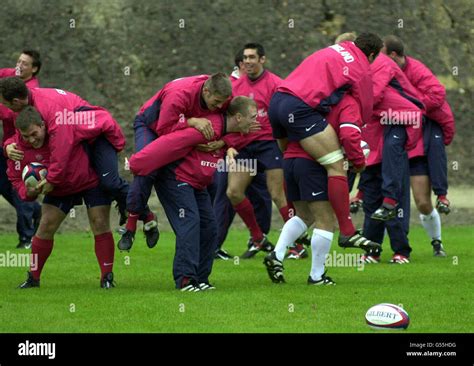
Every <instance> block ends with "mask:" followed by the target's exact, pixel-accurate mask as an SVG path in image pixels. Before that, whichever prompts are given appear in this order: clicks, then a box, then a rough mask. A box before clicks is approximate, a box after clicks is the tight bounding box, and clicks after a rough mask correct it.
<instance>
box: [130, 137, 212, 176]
mask: <svg viewBox="0 0 474 366" xmlns="http://www.w3.org/2000/svg"><path fill="white" fill-rule="evenodd" d="M205 142H207V140H206V139H205V138H204V136H203V135H202V134H201V133H200V132H199V131H198V130H196V129H194V128H185V129H182V130H178V131H175V132H172V133H169V134H166V135H163V136H160V137H159V138H157V139H156V140H155V141H153V142H151V143H150V144H148V145H147V146H145V147H144V148H143V149H142V150H140V151H139V152H137V153H136V154H133V155H132V156H131V158H130V160H129V163H130V170H131V171H132V173H133V174H135V175H141V176H146V175H148V174H150V173H151V172H153V171H154V170H156V169H159V168H161V167H163V166H165V165H167V164H169V163H171V162H173V161H176V160H179V159H181V158H183V157H185V156H186V155H187V154H189V153H190V152H191V150H193V149H194V147H195V146H196V145H197V144H203V143H205Z"/></svg>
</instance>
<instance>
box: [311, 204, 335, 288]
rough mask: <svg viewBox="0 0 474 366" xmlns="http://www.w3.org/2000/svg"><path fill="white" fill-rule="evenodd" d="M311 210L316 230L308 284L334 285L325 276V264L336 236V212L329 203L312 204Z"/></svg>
mask: <svg viewBox="0 0 474 366" xmlns="http://www.w3.org/2000/svg"><path fill="white" fill-rule="evenodd" d="M309 209H310V210H311V213H312V215H313V218H314V226H315V229H314V230H313V236H312V238H311V253H312V262H311V272H310V277H309V278H308V283H309V284H314V285H333V284H335V282H334V281H333V280H332V279H331V278H330V277H327V276H326V275H325V271H324V269H325V266H324V264H325V262H326V256H327V255H328V254H329V249H330V248H331V242H332V239H333V236H334V225H335V221H334V212H333V210H332V208H331V204H330V203H329V202H328V201H314V202H310V203H309Z"/></svg>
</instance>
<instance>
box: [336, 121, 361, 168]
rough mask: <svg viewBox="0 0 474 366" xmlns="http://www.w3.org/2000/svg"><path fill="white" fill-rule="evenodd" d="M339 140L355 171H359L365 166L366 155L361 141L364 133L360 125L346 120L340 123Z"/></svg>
mask: <svg viewBox="0 0 474 366" xmlns="http://www.w3.org/2000/svg"><path fill="white" fill-rule="evenodd" d="M339 141H340V143H341V146H342V147H343V148H344V151H345V152H346V157H347V160H349V161H350V162H351V163H352V165H353V169H354V171H355V172H357V173H359V172H360V171H362V170H363V169H364V168H365V156H364V152H363V151H362V148H361V146H360V142H361V141H362V135H361V131H360V127H359V126H358V125H357V124H356V123H353V122H344V123H341V124H340V125H339Z"/></svg>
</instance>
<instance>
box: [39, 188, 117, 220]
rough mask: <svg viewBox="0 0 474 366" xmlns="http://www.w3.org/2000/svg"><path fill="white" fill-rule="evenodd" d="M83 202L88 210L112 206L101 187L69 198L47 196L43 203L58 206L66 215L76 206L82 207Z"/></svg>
mask: <svg viewBox="0 0 474 366" xmlns="http://www.w3.org/2000/svg"><path fill="white" fill-rule="evenodd" d="M83 201H84V203H85V204H86V206H87V208H88V209H89V208H92V207H96V206H110V204H111V202H112V201H111V200H110V199H109V198H108V196H107V194H106V193H105V192H104V191H102V189H100V188H99V187H95V188H91V189H88V190H85V191H82V192H79V193H75V194H71V195H69V196H62V197H56V196H50V195H46V196H44V198H43V203H46V204H48V205H52V206H56V207H57V208H59V209H60V210H61V211H63V212H64V213H65V214H66V215H67V214H68V213H69V211H70V210H71V208H73V207H74V206H80V205H82V202H83Z"/></svg>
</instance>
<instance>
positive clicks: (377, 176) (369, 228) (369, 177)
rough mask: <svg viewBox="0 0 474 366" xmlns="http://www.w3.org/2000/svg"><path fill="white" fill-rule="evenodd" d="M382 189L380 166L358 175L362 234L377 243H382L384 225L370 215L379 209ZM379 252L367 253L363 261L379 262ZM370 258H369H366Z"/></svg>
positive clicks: (381, 200) (369, 168)
mask: <svg viewBox="0 0 474 366" xmlns="http://www.w3.org/2000/svg"><path fill="white" fill-rule="evenodd" d="M381 187H382V172H381V166H380V164H379V165H375V166H370V167H368V168H367V169H365V170H364V171H363V172H362V173H361V175H360V182H359V189H360V190H361V192H362V193H363V195H364V202H363V205H362V208H363V210H364V215H365V216H364V228H363V233H364V236H365V237H366V238H368V239H369V240H372V241H375V242H377V243H382V242H383V237H384V231H385V224H384V221H379V220H374V219H372V214H373V213H374V212H375V211H376V210H377V209H378V208H379V207H380V205H381V204H382V202H383V196H382V192H381ZM381 251H382V250H381V249H380V250H376V251H370V252H367V253H366V255H365V257H366V258H365V260H366V262H367V260H368V262H369V263H370V262H373V261H372V260H371V258H374V260H375V261H379V260H380V258H379V257H380V253H381ZM367 257H371V258H367Z"/></svg>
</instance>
